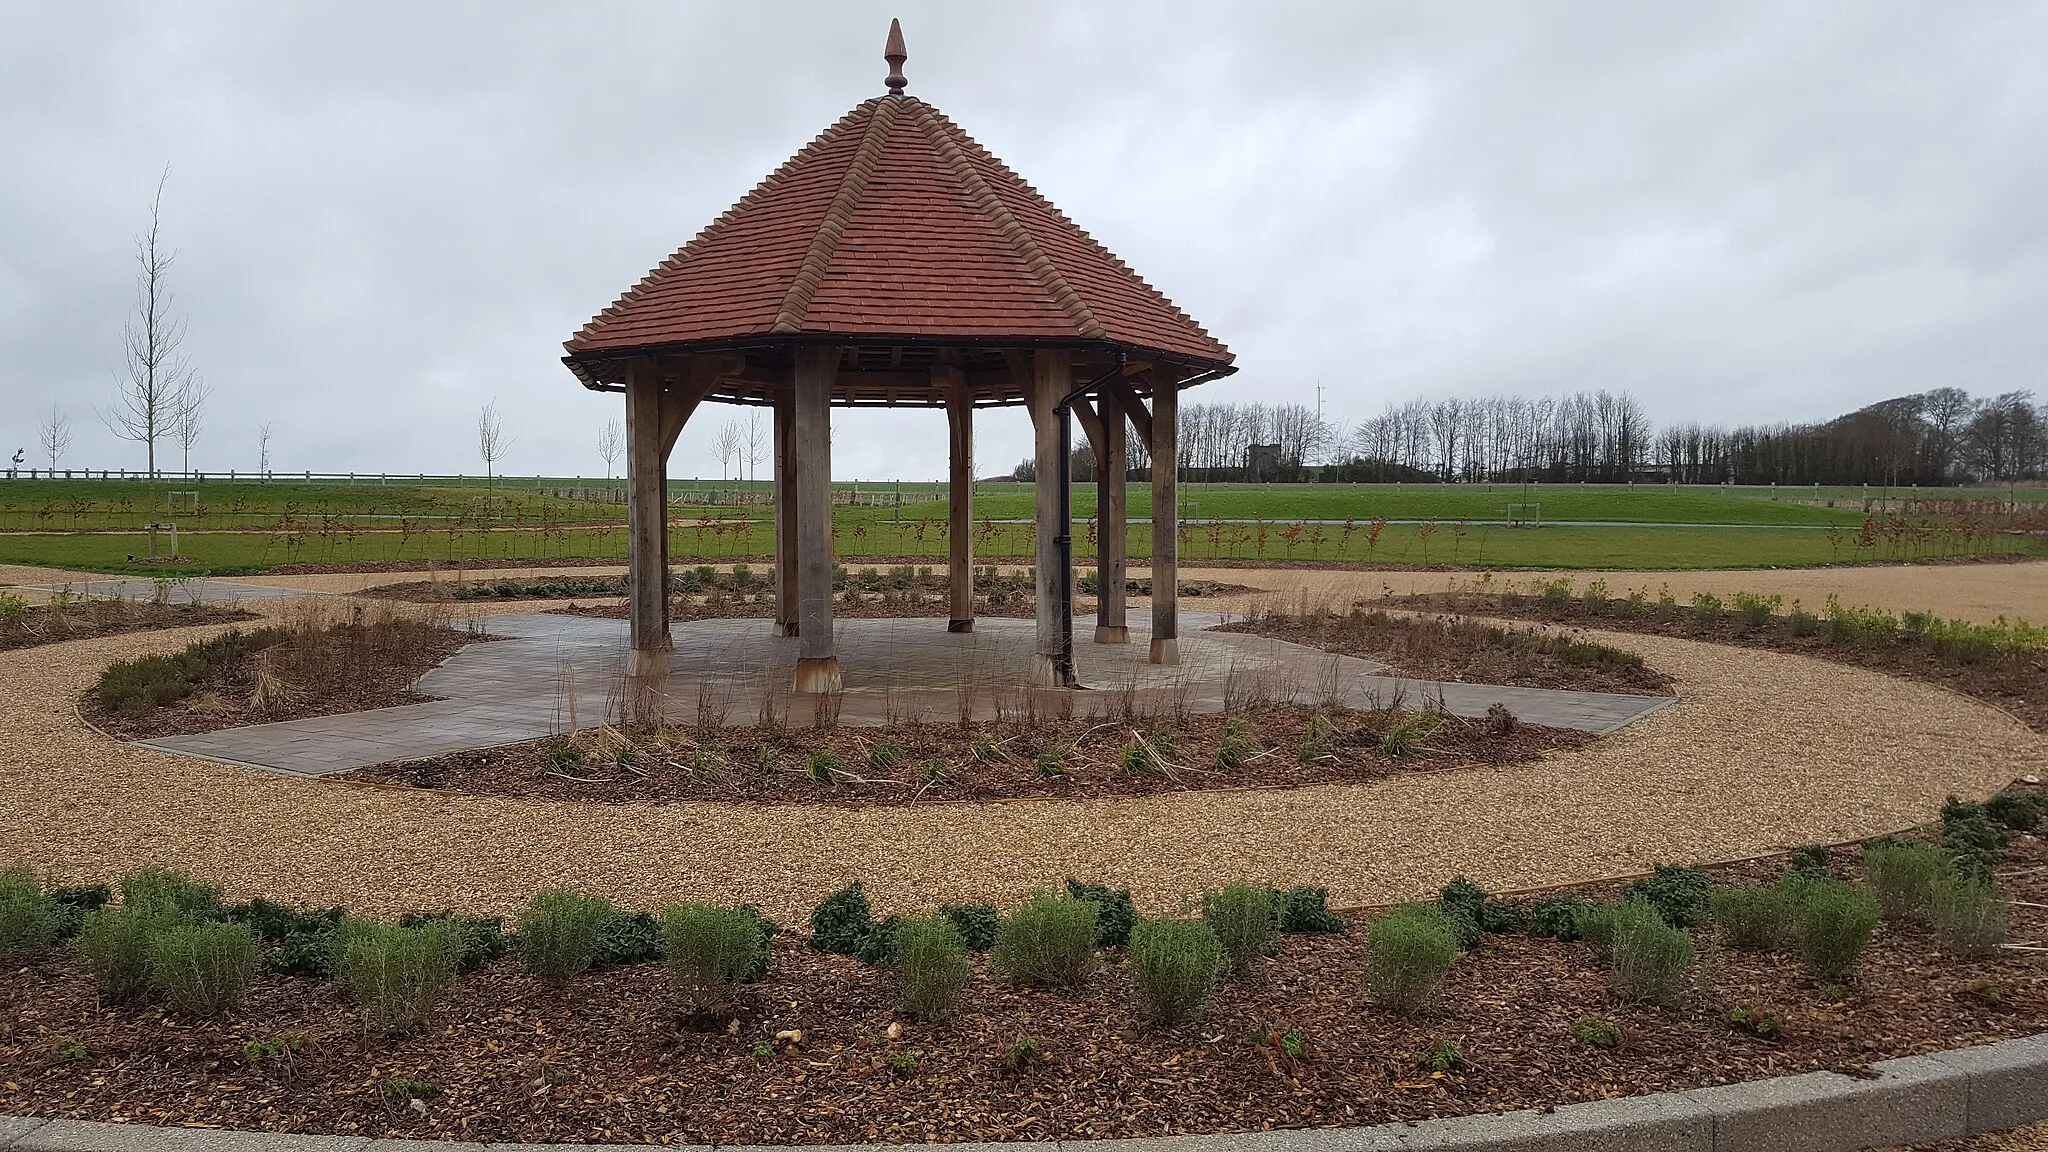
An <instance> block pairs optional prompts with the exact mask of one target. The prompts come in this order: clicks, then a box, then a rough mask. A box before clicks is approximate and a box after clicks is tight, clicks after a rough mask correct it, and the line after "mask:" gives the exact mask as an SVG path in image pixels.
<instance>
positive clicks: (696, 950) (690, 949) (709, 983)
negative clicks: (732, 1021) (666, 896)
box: [661, 903, 773, 1005]
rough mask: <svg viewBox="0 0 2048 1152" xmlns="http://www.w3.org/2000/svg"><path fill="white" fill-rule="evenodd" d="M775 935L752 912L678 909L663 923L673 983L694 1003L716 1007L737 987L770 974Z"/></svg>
mask: <svg viewBox="0 0 2048 1152" xmlns="http://www.w3.org/2000/svg"><path fill="white" fill-rule="evenodd" d="M772 934H773V929H772V928H770V927H769V925H768V922H767V921H765V920H763V919H761V914H760V913H759V912H757V911H755V910H754V909H753V908H752V907H748V906H741V907H736V908H728V907H722V906H720V905H716V904H701V903H692V904H678V905H675V906H674V907H672V908H670V909H669V910H668V911H667V912H666V913H664V914H663V915H662V918H661V938H662V943H663V945H664V950H665V951H666V952H667V954H668V975H669V980H670V981H671V982H672V983H674V984H675V986H676V988H677V989H678V990H680V991H681V992H682V993H683V994H684V995H685V996H687V997H689V998H690V1000H691V1001H693V1002H695V1003H697V1004H699V1005H711V1004H716V1003H718V1002H720V1001H721V1000H723V999H724V998H725V996H726V994H727V992H728V991H729V989H730V988H731V987H732V985H734V984H751V983H753V982H755V981H756V980H759V979H761V977H763V976H765V975H767V973H768V942H769V939H770V937H771V936H772Z"/></svg>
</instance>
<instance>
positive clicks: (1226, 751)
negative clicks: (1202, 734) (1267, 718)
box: [1216, 716, 1259, 772]
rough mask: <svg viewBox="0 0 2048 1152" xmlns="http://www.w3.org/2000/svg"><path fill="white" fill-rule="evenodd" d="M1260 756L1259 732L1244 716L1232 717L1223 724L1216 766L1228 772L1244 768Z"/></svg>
mask: <svg viewBox="0 0 2048 1152" xmlns="http://www.w3.org/2000/svg"><path fill="white" fill-rule="evenodd" d="M1258 754H1259V732H1258V729H1256V728H1254V727H1252V723H1251V721H1249V720H1246V719H1245V718H1244V717H1242V716H1232V717H1230V718H1229V719H1227V720H1225V721H1224V722H1223V731H1222V733H1221V734H1220V735H1218V736H1217V738H1216V766H1217V767H1218V768H1221V769H1223V770H1224V771H1226V772H1233V771H1236V770H1237V769H1239V768H1242V767H1244V766H1245V765H1246V764H1247V763H1249V762H1250V761H1251V758H1252V757H1254V756H1256V755H1258Z"/></svg>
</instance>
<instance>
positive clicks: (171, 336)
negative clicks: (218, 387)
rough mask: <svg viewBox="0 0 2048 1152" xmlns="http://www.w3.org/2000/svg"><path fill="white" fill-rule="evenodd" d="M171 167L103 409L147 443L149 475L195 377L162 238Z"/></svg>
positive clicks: (120, 430)
mask: <svg viewBox="0 0 2048 1152" xmlns="http://www.w3.org/2000/svg"><path fill="white" fill-rule="evenodd" d="M170 179H171V169H170V166H169V165H165V167H164V173H163V175H162V176H161V177H159V178H158V180H157V182H156V195H155V197H153V198H152V199H151V200H150V202H149V231H147V232H145V233H143V234H142V235H140V236H137V237H136V238H135V265H136V268H135V311H134V313H133V314H131V315H130V316H129V318H128V321H127V323H126V324H125V325H124V326H123V328H122V333H121V345H122V352H123V356H124V359H125V361H126V363H125V365H124V367H125V369H126V378H125V379H123V380H121V381H120V384H119V387H118V388H117V390H116V391H115V394H114V403H113V405H112V406H111V407H109V408H107V409H105V410H103V411H101V412H100V413H99V416H100V420H101V421H102V422H104V423H105V424H106V426H107V430H108V431H110V432H112V433H113V434H114V435H116V436H118V437H120V438H121V439H123V440H133V441H135V442H136V443H138V444H141V445H142V446H143V448H144V452H145V456H146V458H147V464H148V469H149V477H150V479H151V480H152V481H154V480H155V479H156V441H157V437H159V436H162V435H164V434H165V433H167V432H169V431H170V430H171V427H172V425H173V424H174V423H175V422H176V420H177V414H178V410H179V408H180V406H181V403H182V397H183V396H184V393H185V390H186V388H188V387H189V386H190V385H191V382H192V365H191V361H190V360H189V359H188V358H187V357H186V356H185V354H184V352H183V351H181V349H182V347H183V346H184V343H185V320H184V318H183V317H182V316H178V315H176V314H175V312H174V311H173V310H172V303H173V301H172V297H171V289H170V272H171V265H172V263H174V262H175V261H176V260H177V253H175V252H172V251H170V250H169V249H168V248H166V247H165V246H164V242H163V204H164V185H165V184H167V183H169V182H170ZM149 522H150V525H151V528H150V534H149V554H150V555H151V556H154V555H156V529H155V524H156V486H155V485H154V484H151V486H150V490H149Z"/></svg>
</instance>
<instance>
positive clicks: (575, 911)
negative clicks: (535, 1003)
mask: <svg viewBox="0 0 2048 1152" xmlns="http://www.w3.org/2000/svg"><path fill="white" fill-rule="evenodd" d="M617 916H618V911H617V910H616V909H614V908H613V907H612V902H611V901H609V900H607V899H605V898H604V897H602V896H584V895H582V894H580V893H576V892H570V891H567V890H565V889H551V890H549V891H545V892H536V893H534V895H533V898H532V899H531V900H528V901H527V902H526V907H525V908H523V909H521V910H520V913H519V929H518V935H517V940H518V944H519V959H520V961H521V962H522V963H524V964H525V965H526V970H527V971H528V972H531V973H533V974H534V975H536V976H538V977H540V978H541V979H543V980H545V981H547V982H548V983H550V984H562V983H566V982H567V981H569V980H570V979H572V978H574V977H576V976H579V975H581V974H582V973H583V972H584V971H586V970H588V969H589V967H590V966H591V965H592V964H593V963H595V962H596V961H597V955H598V951H599V949H600V948H601V947H602V945H603V942H604V933H605V929H606V928H607V927H608V926H609V925H610V924H611V922H612V921H613V920H614V919H615V918H617Z"/></svg>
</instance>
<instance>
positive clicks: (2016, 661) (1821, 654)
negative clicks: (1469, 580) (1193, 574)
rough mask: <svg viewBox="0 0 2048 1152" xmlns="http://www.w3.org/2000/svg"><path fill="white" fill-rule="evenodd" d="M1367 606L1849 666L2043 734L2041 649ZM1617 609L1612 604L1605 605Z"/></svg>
mask: <svg viewBox="0 0 2048 1152" xmlns="http://www.w3.org/2000/svg"><path fill="white" fill-rule="evenodd" d="M1370 603H1371V604H1372V605H1373V606H1375V607H1387V608H1404V609H1410V610H1417V611H1426V612H1455V613H1464V614H1468V615H1474V616H1500V617H1509V618H1514V619H1520V620H1535V621H1541V622H1543V623H1546V624H1563V625H1577V626H1579V627H1584V628H1598V629H1603V630H1607V631H1613V632H1641V633H1645V634H1648V635H1653V636H1675V637H1678V638H1680V639H1685V640H1705V641H1710V642H1713V643H1716V644H1732V645H1736V646H1738V647H1745V648H1766V649H1769V650H1771V651H1773V652H1791V653H1796V654H1798V655H1801V656H1812V657H1815V658H1816V659H1820V660H1832V661H1835V662H1836V663H1840V664H1852V665H1855V666H1856V667H1859V668H1868V669H1871V670H1872V671H1876V672H1884V673H1887V674H1890V675H1893V676H1903V677H1905V678H1907V679H1909V680H1918V681H1921V682H1922V683H1927V684H1936V685H1940V686H1941V687H1944V688H1948V689H1950V690H1952V691H1956V692H1960V693H1962V694H1963V695H1965V696H1971V697H1974V698H1976V699H1978V700H1982V701H1984V702H1985V703H1987V704H1991V705H1994V706H1996V707H1999V708H2003V709H2004V710H2005V711H2007V712H2009V713H2011V714H2012V715H2013V716H2015V717H2016V718H2018V719H2019V720H2020V721H2021V722H2022V723H2024V724H2026V725H2027V726H2028V727H2030V728H2032V729H2033V730H2034V731H2036V732H2042V733H2048V652H2034V653H2030V654H2027V655H2025V656H2014V657H2009V658H2005V659H2000V660H1995V661H1986V662H1982V663H1976V664H1960V663H1955V662H1952V661H1949V660H1945V659H1943V658H1942V657H1941V656H1939V655H1938V654H1936V653H1935V652H1933V651H1931V650H1930V649H1929V648H1928V647H1927V646H1926V645H1924V644H1922V643H1920V642H1917V641H1914V640H1910V639H1904V638H1902V639H1900V640H1898V641H1896V642H1893V643H1883V644H1858V643H1843V642H1836V641H1831V640H1830V639H1829V638H1828V637H1827V635H1826V634H1825V633H1824V632H1823V633H1821V634H1818V635H1811V636H1795V635H1792V634H1791V633H1790V632H1789V631H1788V630H1787V629H1785V628H1784V627H1782V626H1781V625H1782V620H1779V619H1774V620H1773V622H1772V623H1771V624H1769V625H1766V626H1761V627H1759V626H1754V625H1751V624H1750V623H1748V622H1747V621H1746V620H1744V619H1743V618H1742V617H1741V616H1740V615H1739V614H1737V613H1735V612H1732V611H1731V612H1728V613H1726V614H1725V615H1723V616H1722V617H1721V619H1720V620H1719V621H1718V622H1716V623H1712V624H1709V623H1704V622H1702V621H1700V620H1698V619H1696V618H1695V617H1694V616H1693V614H1692V613H1691V612H1689V611H1686V610H1680V611H1679V612H1678V613H1677V614H1676V615H1675V616H1674V617H1673V618H1671V619H1662V620H1660V619H1657V618H1655V617H1654V616H1650V615H1637V616H1625V615H1623V614H1621V612H1619V611H1618V610H1609V611H1603V612H1600V613H1597V614H1596V613H1592V612H1588V611H1587V610H1586V608H1585V605H1584V603H1583V601H1582V600H1580V599H1579V598H1577V597H1572V598H1567V599H1566V600H1564V601H1563V602H1562V603H1559V602H1557V601H1553V600H1545V599H1544V598H1542V597H1540V596H1521V595H1512V596H1511V595H1503V594H1500V593H1471V592H1455V593H1444V592H1435V593H1428V594H1421V595H1413V596H1395V597H1390V598H1385V599H1380V600H1374V601H1371V602H1370ZM1613 603H1615V604H1618V603H1620V602H1618V601H1616V602H1613Z"/></svg>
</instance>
